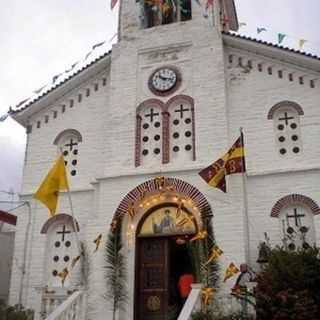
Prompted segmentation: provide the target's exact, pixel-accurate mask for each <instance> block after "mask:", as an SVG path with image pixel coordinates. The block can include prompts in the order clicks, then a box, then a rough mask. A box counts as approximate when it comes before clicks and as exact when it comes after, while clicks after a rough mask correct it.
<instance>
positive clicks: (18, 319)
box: [0, 301, 34, 320]
mask: <svg viewBox="0 0 320 320" xmlns="http://www.w3.org/2000/svg"><path fill="white" fill-rule="evenodd" d="M33 315H34V312H33V311H32V310H29V309H25V308H23V307H22V306H19V305H15V306H8V305H6V304H5V303H4V302H3V301H0V320H32V319H33Z"/></svg>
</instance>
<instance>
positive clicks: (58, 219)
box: [40, 213, 80, 234]
mask: <svg viewBox="0 0 320 320" xmlns="http://www.w3.org/2000/svg"><path fill="white" fill-rule="evenodd" d="M73 221H74V222H75V225H76V228H77V232H79V230H80V228H79V224H78V221H77V220H76V219H73V217H72V216H70V215H68V214H66V213H59V214H56V215H55V216H53V217H51V218H50V219H48V220H47V221H46V222H45V224H44V225H43V226H42V228H41V231H40V233H41V234H47V232H48V230H49V229H50V227H51V226H52V225H54V224H56V223H61V224H63V223H65V224H69V225H70V226H71V227H72V228H73V229H74V224H73Z"/></svg>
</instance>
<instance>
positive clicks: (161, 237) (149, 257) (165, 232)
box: [111, 177, 214, 320]
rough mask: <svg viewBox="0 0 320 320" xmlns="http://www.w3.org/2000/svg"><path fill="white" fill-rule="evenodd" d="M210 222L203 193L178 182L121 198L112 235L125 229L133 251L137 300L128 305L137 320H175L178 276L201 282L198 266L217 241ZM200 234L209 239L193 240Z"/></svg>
mask: <svg viewBox="0 0 320 320" xmlns="http://www.w3.org/2000/svg"><path fill="white" fill-rule="evenodd" d="M212 217H213V215H212V211H211V208H210V205H209V203H208V202H207V200H206V199H205V197H204V196H203V195H202V194H201V192H200V191H199V190H197V189H196V188H195V187H194V186H192V185H190V184H189V183H187V182H185V181H182V180H180V179H176V178H165V177H156V178H155V179H152V180H149V181H146V182H144V183H142V184H140V185H139V186H137V187H136V188H134V189H133V190H132V191H130V192H129V193H128V194H127V195H126V196H125V197H124V198H123V200H122V201H121V203H120V204H119V206H118V208H117V210H116V212H115V214H114V217H113V220H112V223H111V232H117V226H122V227H120V229H122V230H124V232H123V235H124V239H123V240H126V243H127V244H128V247H130V248H134V260H133V261H132V262H134V269H133V270H132V271H134V272H132V273H131V274H133V273H134V279H132V278H131V279H132V280H134V281H133V282H134V283H132V284H133V285H134V288H133V287H132V293H133V294H134V296H133V297H132V300H131V299H130V300H131V301H132V307H133V311H134V319H135V320H170V319H177V314H178V313H179V311H180V309H181V306H182V304H181V301H180V300H179V296H178V292H177V283H178V279H179V276H180V275H181V274H182V273H184V272H191V273H193V274H194V277H195V281H196V282H199V281H201V280H202V279H200V276H201V270H200V269H201V268H200V266H201V264H205V262H206V260H204V258H203V257H204V256H205V254H204V253H205V251H206V250H208V249H209V248H212V245H213V242H212V241H214V240H212V239H214V237H213V229H212V224H211V223H210V219H211V218H212ZM125 230H127V231H125ZM202 232H205V233H206V234H208V237H204V238H202V240H200V241H193V240H192V239H193V238H195V235H196V236H197V235H198V234H200V233H202ZM209 235H210V237H209ZM129 239H131V240H130V241H129ZM129 243H130V245H129ZM200 251H201V252H202V255H201V254H200ZM130 265H132V264H131V263H130ZM184 267H186V268H184ZM130 272H131V271H130ZM131 279H128V280H129V283H131V281H132V280H131ZM130 286H131V284H130Z"/></svg>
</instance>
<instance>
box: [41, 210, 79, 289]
mask: <svg viewBox="0 0 320 320" xmlns="http://www.w3.org/2000/svg"><path fill="white" fill-rule="evenodd" d="M76 226H77V228H78V225H77V223H76ZM41 233H43V234H46V236H47V246H46V264H45V266H46V267H45V271H44V272H45V277H44V278H45V283H46V285H47V286H48V287H49V288H60V287H65V288H68V287H69V288H70V287H71V286H74V285H76V284H79V283H78V282H79V281H80V279H79V276H80V261H76V258H77V256H79V249H78V247H77V243H76V238H75V234H74V224H73V219H72V217H71V216H69V215H67V214H57V215H55V216H54V217H52V218H50V219H49V220H48V221H47V222H46V223H45V224H44V226H43V227H42V230H41ZM78 260H79V259H78Z"/></svg>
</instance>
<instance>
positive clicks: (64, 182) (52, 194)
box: [33, 155, 69, 216]
mask: <svg viewBox="0 0 320 320" xmlns="http://www.w3.org/2000/svg"><path fill="white" fill-rule="evenodd" d="M60 190H69V184H68V179H67V174H66V168H65V164H64V159H63V156H62V155H61V156H60V157H59V159H58V160H57V162H56V163H55V165H54V166H53V167H52V168H51V170H50V171H49V173H48V174H47V176H46V177H45V179H44V180H43V181H42V183H41V185H40V187H39V189H38V190H37V192H36V193H35V194H34V195H33V197H34V198H35V199H37V200H39V201H41V202H42V203H43V204H44V205H45V206H46V207H47V208H48V209H49V211H50V215H51V216H54V215H55V213H56V209H57V202H58V196H59V191H60Z"/></svg>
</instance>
